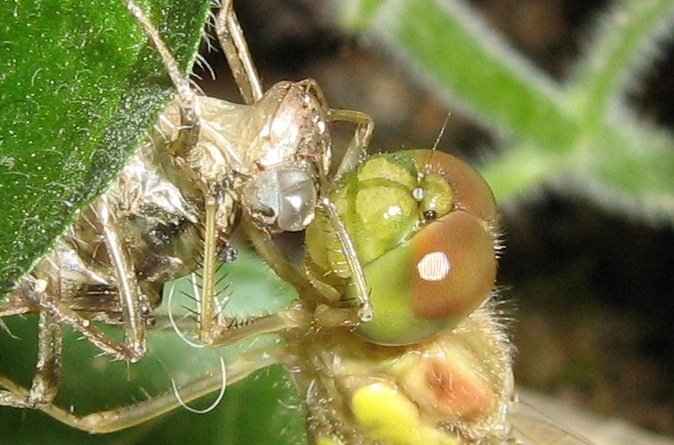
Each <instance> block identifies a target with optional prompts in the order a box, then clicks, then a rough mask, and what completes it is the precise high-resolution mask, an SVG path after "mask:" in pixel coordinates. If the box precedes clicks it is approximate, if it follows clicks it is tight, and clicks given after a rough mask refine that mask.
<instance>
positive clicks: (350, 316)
mask: <svg viewBox="0 0 674 445" xmlns="http://www.w3.org/2000/svg"><path fill="white" fill-rule="evenodd" d="M241 227H242V228H243V229H244V231H245V232H246V236H247V237H248V239H249V240H250V242H251V243H252V244H253V246H254V247H255V250H256V251H257V252H258V253H259V254H260V256H261V257H262V258H263V259H264V261H265V263H266V264H267V265H268V266H269V267H271V268H272V269H273V270H274V272H275V273H276V275H278V276H279V277H280V278H281V279H282V280H284V281H286V282H288V283H290V284H291V285H292V286H293V287H294V288H295V289H296V290H297V292H298V294H299V295H300V296H301V298H302V300H303V301H310V302H312V303H313V304H314V305H315V307H316V310H315V312H314V314H313V317H314V319H315V320H316V323H317V324H318V325H320V326H323V327H337V326H356V325H358V324H360V323H361V322H362V321H363V320H362V318H361V317H360V315H359V314H355V313H354V311H353V309H352V308H336V307H333V306H334V305H333V304H330V302H335V301H339V299H340V295H339V292H338V291H337V290H336V289H335V288H333V287H332V286H330V285H328V284H325V283H323V282H321V281H318V280H316V281H311V280H310V279H309V278H308V276H307V275H306V274H305V273H303V272H302V271H301V270H299V269H298V268H297V267H295V265H293V264H292V263H290V262H289V261H288V259H287V258H286V257H285V256H284V255H283V253H282V252H281V251H280V250H279V248H278V246H276V244H275V243H274V241H273V240H272V238H271V236H269V234H268V233H265V232H263V231H261V230H259V229H258V228H257V227H256V226H255V224H253V223H252V222H251V221H250V220H249V219H248V218H246V217H245V216H244V217H243V218H241ZM279 314H280V313H279ZM286 318H290V317H289V316H286ZM253 326H254V327H255V326H256V325H253Z"/></svg>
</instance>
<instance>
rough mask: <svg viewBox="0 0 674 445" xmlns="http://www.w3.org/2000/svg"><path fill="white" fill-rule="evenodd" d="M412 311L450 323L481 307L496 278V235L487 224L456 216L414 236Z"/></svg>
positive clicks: (464, 215)
mask: <svg viewBox="0 0 674 445" xmlns="http://www.w3.org/2000/svg"><path fill="white" fill-rule="evenodd" d="M413 244H414V245H413V254H412V265H413V267H414V273H413V275H412V277H413V282H412V288H411V289H410V295H411V308H412V311H413V312H414V314H415V315H417V316H419V317H421V318H423V319H427V320H447V321H448V322H450V324H453V323H452V322H453V321H458V320H460V319H462V318H464V317H466V316H467V315H468V314H470V313H471V312H473V311H474V310H475V309H477V308H478V307H479V306H480V305H482V303H483V302H484V301H485V300H486V299H487V298H488V297H489V293H490V291H491V289H492V287H493V286H494V281H495V279H496V255H495V252H494V237H493V235H492V234H491V233H490V232H489V231H488V229H487V227H486V225H485V223H484V221H480V220H478V219H477V218H475V217H474V216H473V215H470V214H468V213H465V212H461V211H458V212H452V213H450V214H449V215H447V216H445V217H443V218H441V219H440V220H438V221H437V222H435V223H431V224H429V225H428V226H426V227H424V228H423V229H422V230H421V231H419V233H417V235H416V236H415V237H414V243H413Z"/></svg>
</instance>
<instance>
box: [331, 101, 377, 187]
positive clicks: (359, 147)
mask: <svg viewBox="0 0 674 445" xmlns="http://www.w3.org/2000/svg"><path fill="white" fill-rule="evenodd" d="M328 119H330V121H331V122H347V123H350V124H353V125H355V126H356V131H355V132H354V134H353V138H351V142H350V143H349V146H348V147H347V148H346V152H345V153H344V157H343V158H342V162H341V163H340V164H339V167H338V168H337V171H336V172H335V176H334V181H339V180H340V179H341V178H342V177H344V175H345V174H346V173H348V172H350V171H351V170H353V169H355V168H356V167H358V164H360V162H361V161H362V157H363V155H364V154H365V153H366V152H367V148H368V146H369V145H370V139H372V133H373V132H374V121H373V120H372V118H371V117H370V116H369V115H367V114H365V113H362V112H360V111H353V110H330V111H329V112H328Z"/></svg>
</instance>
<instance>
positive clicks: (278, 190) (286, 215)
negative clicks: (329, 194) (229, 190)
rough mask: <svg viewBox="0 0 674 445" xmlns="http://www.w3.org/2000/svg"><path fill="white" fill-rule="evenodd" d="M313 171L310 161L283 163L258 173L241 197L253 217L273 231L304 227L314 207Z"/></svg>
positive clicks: (313, 212)
mask: <svg viewBox="0 0 674 445" xmlns="http://www.w3.org/2000/svg"><path fill="white" fill-rule="evenodd" d="M315 177H316V176H315V171H314V169H313V167H312V166H311V165H310V164H299V165H284V166H281V167H279V168H276V169H273V170H267V171H264V172H261V173H258V174H257V175H256V176H255V177H254V178H252V179H250V180H249V182H248V184H247V185H246V187H245V189H244V191H243V194H242V201H243V203H244V207H245V208H246V210H247V211H248V212H249V214H250V215H251V216H252V217H253V218H254V219H255V221H256V222H257V223H258V224H260V225H263V226H265V227H266V228H268V229H269V230H272V231H274V232H296V231H299V230H303V229H305V228H306V227H307V226H308V225H309V223H311V221H312V220H313V218H314V214H315V210H316V201H317V193H316V185H315V182H314V178H315Z"/></svg>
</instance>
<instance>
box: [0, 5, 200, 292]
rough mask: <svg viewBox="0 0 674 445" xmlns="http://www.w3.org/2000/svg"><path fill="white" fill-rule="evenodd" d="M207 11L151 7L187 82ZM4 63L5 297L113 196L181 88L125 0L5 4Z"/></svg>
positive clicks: (0, 155)
mask: <svg viewBox="0 0 674 445" xmlns="http://www.w3.org/2000/svg"><path fill="white" fill-rule="evenodd" d="M209 6H210V2H209V1H205V0H189V1H180V2H172V1H168V0H151V1H147V2H143V7H144V9H145V10H146V12H147V13H148V14H150V15H151V19H152V21H153V22H154V23H155V24H157V26H158V28H159V30H160V32H161V34H162V36H163V37H164V38H165V40H166V41H167V42H168V44H169V46H170V47H171V48H173V51H174V52H175V53H176V56H177V58H178V59H179V60H180V63H181V66H182V67H183V69H184V71H185V72H188V71H189V70H190V69H191V66H192V64H193V61H194V59H195V57H196V51H197V48H198V44H199V41H200V40H201V35H202V29H203V25H204V23H205V20H206V13H207V12H208V10H209V9H208V8H209ZM0 54H1V55H0V110H2V112H1V113H0V215H2V219H3V230H2V231H1V232H0V291H2V290H3V289H5V290H6V289H7V287H8V286H10V285H11V284H12V282H13V280H16V279H17V278H19V277H21V276H22V275H23V274H24V273H26V272H27V271H28V270H30V268H31V266H32V264H33V263H34V262H35V261H36V260H37V259H39V257H40V256H41V255H42V254H44V253H45V252H46V251H47V250H48V249H49V248H50V246H51V245H52V243H53V241H54V239H55V238H56V237H57V236H58V235H60V234H61V233H62V232H63V231H64V230H65V228H66V227H67V226H68V225H69V224H70V223H71V222H72V220H73V219H74V216H75V212H76V211H77V210H78V209H79V208H80V207H82V206H83V205H84V204H86V203H88V202H89V201H91V200H92V199H93V198H94V197H96V196H97V195H98V194H99V193H100V192H101V191H103V190H105V188H106V186H107V185H108V184H109V183H110V181H111V180H112V179H113V178H114V177H115V175H116V174H117V173H118V172H119V170H120V169H121V167H122V166H123V165H124V163H125V161H126V160H127V159H128V157H129V156H130V155H131V154H132V153H133V152H134V150H135V149H136V147H137V146H138V145H139V143H140V142H141V141H142V140H143V138H144V137H145V136H146V135H147V133H148V129H149V128H150V127H151V125H152V124H153V123H154V122H155V121H156V117H157V115H158V113H159V111H160V110H161V108H162V107H163V106H164V105H165V104H166V102H167V101H168V100H169V99H170V98H171V97H172V96H173V87H172V85H171V84H170V83H169V80H168V77H167V76H166V74H165V71H166V70H165V69H164V67H163V65H162V63H161V61H160V60H159V58H158V56H157V53H156V50H155V49H154V48H153V47H151V46H150V45H149V43H148V41H147V38H146V37H145V34H144V33H143V31H142V29H141V28H140V27H139V25H138V24H137V23H135V21H134V19H133V18H132V17H131V15H130V13H129V12H128V10H127V9H126V7H125V5H124V4H123V2H122V1H121V0H106V1H81V0H69V1H68V0H66V1H63V0H47V1H43V2H34V1H28V0H24V1H17V2H7V1H5V2H4V4H3V5H1V6H0ZM2 293H3V292H0V295H2Z"/></svg>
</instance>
